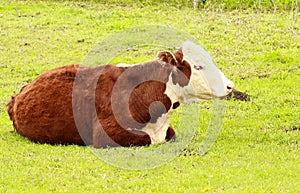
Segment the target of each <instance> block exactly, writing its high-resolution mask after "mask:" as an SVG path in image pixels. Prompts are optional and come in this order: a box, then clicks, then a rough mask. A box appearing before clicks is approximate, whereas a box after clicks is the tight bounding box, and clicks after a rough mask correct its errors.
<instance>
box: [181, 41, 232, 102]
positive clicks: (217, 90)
mask: <svg viewBox="0 0 300 193" xmlns="http://www.w3.org/2000/svg"><path fill="white" fill-rule="evenodd" d="M182 52H183V60H185V61H187V62H188V63H189V64H190V65H191V69H192V74H191V78H190V82H189V85H188V86H186V87H184V88H183V89H184V91H183V95H182V98H183V99H182V102H189V101H200V100H209V99H212V98H220V97H224V96H226V95H228V94H229V91H228V89H227V86H231V87H233V83H232V82H231V81H230V80H228V79H227V78H226V77H225V76H224V74H223V73H222V72H221V71H220V70H219V69H218V68H217V67H216V66H215V64H214V62H213V59H212V58H211V56H210V55H209V53H208V52H207V51H206V50H205V49H203V48H202V47H201V46H199V45H196V44H194V43H192V42H185V43H184V44H183V46H182ZM194 66H201V67H202V68H203V69H201V70H196V69H195V68H194Z"/></svg>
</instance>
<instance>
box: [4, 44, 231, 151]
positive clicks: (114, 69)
mask: <svg viewBox="0 0 300 193" xmlns="http://www.w3.org/2000/svg"><path fill="white" fill-rule="evenodd" d="M232 89H233V83H232V82H231V81H230V80H228V79H227V78H226V77H225V76H224V75H223V74H222V73H221V71H220V70H219V69H218V68H217V67H216V66H215V65H214V63H213V61H212V58H211V56H210V55H209V53H208V52H207V51H205V50H204V49H203V48H202V47H201V46H199V45H195V44H194V43H192V42H185V43H183V45H182V47H181V48H180V49H179V50H177V51H176V52H175V53H174V54H172V53H170V52H168V51H166V52H160V53H159V54H158V59H157V60H154V61H151V62H147V63H143V64H138V65H122V64H121V65H102V66H97V67H85V66H81V65H68V66H62V67H59V68H56V69H53V70H51V71H48V72H45V73H43V74H41V75H40V76H38V77H37V78H36V79H35V80H34V81H33V82H31V83H30V84H28V85H26V86H24V87H23V88H22V89H21V91H20V93H19V94H17V95H15V96H13V97H12V99H11V101H10V102H9V103H8V105H7V106H8V113H9V116H10V119H11V120H12V121H13V125H14V127H15V129H16V131H17V132H18V133H19V134H20V135H22V136H25V137H27V138H29V139H30V140H32V141H35V142H39V143H49V144H78V145H93V146H94V147H96V148H97V147H107V146H118V145H120V146H131V145H135V146H141V145H148V144H155V143H163V142H165V141H168V140H170V139H172V138H175V131H174V130H173V128H172V127H170V125H169V121H170V116H171V114H172V112H173V111H174V109H176V108H177V107H178V106H179V105H180V103H187V102H191V101H201V100H208V99H212V98H222V97H224V96H226V95H228V94H229V93H231V92H232Z"/></svg>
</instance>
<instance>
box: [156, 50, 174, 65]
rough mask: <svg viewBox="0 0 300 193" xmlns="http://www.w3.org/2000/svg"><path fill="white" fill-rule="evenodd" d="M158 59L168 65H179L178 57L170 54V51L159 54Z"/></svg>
mask: <svg viewBox="0 0 300 193" xmlns="http://www.w3.org/2000/svg"><path fill="white" fill-rule="evenodd" d="M157 57H158V58H159V59H160V60H161V61H163V62H166V63H168V64H171V65H174V66H177V65H178V61H177V59H176V57H175V56H174V55H173V54H172V53H171V52H168V51H165V52H159V53H158V54H157Z"/></svg>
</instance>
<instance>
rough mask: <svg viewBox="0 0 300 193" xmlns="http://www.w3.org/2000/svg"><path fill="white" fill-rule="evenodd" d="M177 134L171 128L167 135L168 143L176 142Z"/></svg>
mask: <svg viewBox="0 0 300 193" xmlns="http://www.w3.org/2000/svg"><path fill="white" fill-rule="evenodd" d="M175 139H176V133H175V131H174V129H173V128H172V127H169V128H168V130H167V134H166V141H175Z"/></svg>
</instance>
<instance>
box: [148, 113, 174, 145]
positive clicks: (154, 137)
mask: <svg viewBox="0 0 300 193" xmlns="http://www.w3.org/2000/svg"><path fill="white" fill-rule="evenodd" d="M170 117H171V112H170V111H168V112H167V113H166V114H162V116H160V117H159V118H158V119H157V121H156V122H155V123H148V124H147V125H146V126H145V127H144V128H143V129H142V131H144V132H145V133H147V134H148V135H149V136H150V138H151V144H159V143H164V142H166V135H167V130H168V128H169V126H170Z"/></svg>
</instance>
